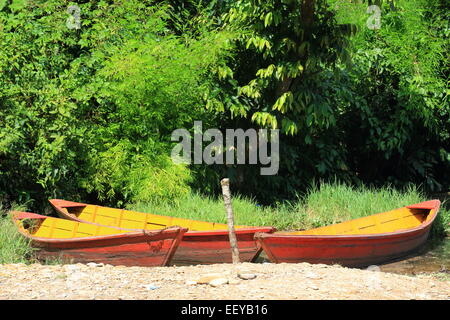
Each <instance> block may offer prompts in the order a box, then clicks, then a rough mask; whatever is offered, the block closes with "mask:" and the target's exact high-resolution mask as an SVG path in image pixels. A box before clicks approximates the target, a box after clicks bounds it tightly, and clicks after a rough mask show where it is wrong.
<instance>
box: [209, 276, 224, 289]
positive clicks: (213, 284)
mask: <svg viewBox="0 0 450 320" xmlns="http://www.w3.org/2000/svg"><path fill="white" fill-rule="evenodd" d="M227 283H228V279H225V278H217V279H214V280H211V281H210V282H209V285H210V286H211V287H220V286H222V285H224V284H227Z"/></svg>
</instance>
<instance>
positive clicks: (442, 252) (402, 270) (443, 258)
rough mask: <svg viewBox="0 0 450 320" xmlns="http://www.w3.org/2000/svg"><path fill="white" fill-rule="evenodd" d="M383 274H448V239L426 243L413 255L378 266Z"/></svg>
mask: <svg viewBox="0 0 450 320" xmlns="http://www.w3.org/2000/svg"><path fill="white" fill-rule="evenodd" d="M379 268H380V269H381V271H383V272H391V273H398V274H407V275H415V274H421V273H433V272H446V273H450V238H448V237H447V238H445V239H444V240H439V241H428V242H427V243H426V244H425V245H424V246H423V247H422V248H421V249H420V250H418V251H417V252H416V253H415V254H414V255H410V256H408V257H405V258H403V259H401V260H398V261H395V262H391V263H387V264H383V265H380V266H379Z"/></svg>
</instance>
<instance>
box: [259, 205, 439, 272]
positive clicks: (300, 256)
mask: <svg viewBox="0 0 450 320" xmlns="http://www.w3.org/2000/svg"><path fill="white" fill-rule="evenodd" d="M430 203H431V202H430ZM410 207H411V208H421V207H420V206H417V205H415V206H410ZM437 208H439V204H437ZM430 209H431V208H430ZM433 209H435V207H434V208H433ZM436 214H437V210H436V211H435V213H434V217H433V218H432V219H431V220H430V221H429V222H427V223H424V224H423V225H421V226H420V227H417V228H414V229H410V230H406V231H400V232H394V233H385V234H371V235H330V236H325V235H320V236H318V235H283V234H256V235H255V238H256V239H257V240H258V242H259V243H260V244H261V246H262V247H263V249H264V251H265V252H266V254H267V256H268V257H269V259H270V260H271V261H272V262H274V263H282V262H285V263H299V262H308V263H323V264H340V265H342V266H347V267H365V266H369V265H374V264H381V263H385V262H388V261H389V260H392V259H396V258H400V257H402V256H405V255H407V254H409V253H411V252H414V251H415V250H417V248H419V247H420V246H421V245H423V244H424V243H425V242H426V240H427V237H428V235H429V232H430V229H431V225H432V222H433V221H434V218H435V216H436Z"/></svg>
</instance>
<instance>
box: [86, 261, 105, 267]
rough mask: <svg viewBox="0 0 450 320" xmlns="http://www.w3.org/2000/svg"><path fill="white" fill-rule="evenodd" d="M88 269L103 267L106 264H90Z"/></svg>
mask: <svg viewBox="0 0 450 320" xmlns="http://www.w3.org/2000/svg"><path fill="white" fill-rule="evenodd" d="M86 265H87V266H88V267H90V268H95V267H103V266H104V264H103V263H95V262H89V263H87V264H86Z"/></svg>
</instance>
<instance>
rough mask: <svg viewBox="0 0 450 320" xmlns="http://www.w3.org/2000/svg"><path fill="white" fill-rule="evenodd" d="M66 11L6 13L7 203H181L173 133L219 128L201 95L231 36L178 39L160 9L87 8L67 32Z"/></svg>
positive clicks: (1, 16)
mask: <svg viewBox="0 0 450 320" xmlns="http://www.w3.org/2000/svg"><path fill="white" fill-rule="evenodd" d="M71 4H74V3H67V2H65V1H58V0H53V1H45V2H44V1H37V2H29V1H23V2H21V5H20V6H19V5H17V2H14V3H6V4H3V6H2V9H1V10H0V26H1V29H0V42H1V46H0V47H1V49H0V70H1V71H2V72H1V74H0V106H1V108H0V121H1V123H2V126H0V141H1V142H0V195H1V196H4V197H8V200H9V201H18V202H24V201H27V200H28V199H33V200H38V201H37V202H36V203H35V205H34V208H38V207H41V206H42V204H43V203H44V202H45V201H46V199H47V198H49V197H64V198H71V199H74V200H75V199H77V198H86V197H90V198H98V199H100V200H102V201H109V202H110V203H113V204H121V203H123V201H129V200H130V199H135V197H137V196H138V195H139V197H143V199H151V198H152V197H155V198H158V199H160V198H161V199H162V198H164V199H166V200H167V199H171V198H172V197H176V196H178V195H180V194H184V193H185V192H186V190H189V187H188V182H189V181H190V178H189V177H190V173H189V172H188V171H187V169H186V168H182V167H179V166H175V165H174V164H172V163H170V161H169V160H168V155H169V154H170V146H171V144H170V133H171V132H172V131H173V130H174V129H177V128H182V127H188V128H189V126H192V123H193V119H195V120H201V119H206V120H207V121H209V122H212V121H214V119H213V118H211V117H210V116H208V115H207V114H206V113H205V110H204V109H203V108H202V105H203V100H202V98H203V92H204V90H205V88H206V87H208V86H209V84H208V83H209V82H210V81H211V76H210V74H209V72H208V70H209V69H211V68H215V66H216V65H218V64H219V62H218V61H219V60H220V59H221V57H222V55H224V54H226V52H227V45H226V41H225V40H226V39H227V37H228V36H227V33H225V32H218V31H214V30H213V31H211V32H207V30H206V29H204V30H203V29H202V30H197V32H192V34H193V35H192V37H191V36H189V35H188V34H185V35H183V37H180V36H177V35H175V34H174V31H173V30H171V29H170V27H171V22H172V21H173V17H172V16H171V10H172V9H171V7H170V6H168V5H167V4H165V3H161V2H159V1H127V2H126V3H122V2H106V1H90V2H88V3H80V4H77V5H78V6H79V7H80V10H81V13H82V14H81V21H80V22H81V27H80V29H70V28H68V26H67V21H68V19H69V18H70V15H69V14H68V13H67V8H68V6H69V5H71ZM197 18H198V19H201V17H197ZM172 27H173V26H172ZM188 27H189V26H188ZM194 33H195V37H194ZM152 194H153V195H152Z"/></svg>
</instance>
